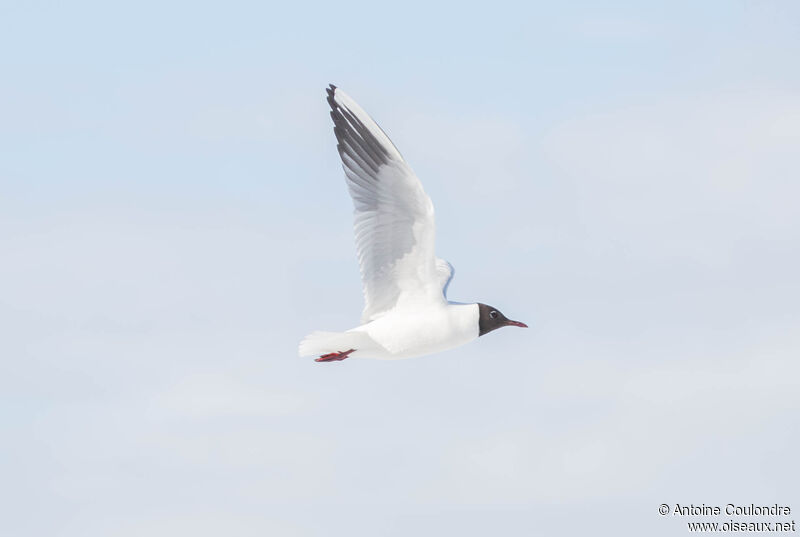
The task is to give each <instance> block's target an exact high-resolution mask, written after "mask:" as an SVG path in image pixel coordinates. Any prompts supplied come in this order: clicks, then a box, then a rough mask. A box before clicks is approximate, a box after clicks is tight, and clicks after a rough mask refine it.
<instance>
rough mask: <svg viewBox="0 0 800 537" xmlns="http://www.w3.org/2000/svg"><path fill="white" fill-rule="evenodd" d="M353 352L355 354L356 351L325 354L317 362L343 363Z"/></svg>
mask: <svg viewBox="0 0 800 537" xmlns="http://www.w3.org/2000/svg"><path fill="white" fill-rule="evenodd" d="M351 352H355V349H350V350H349V351H344V352H331V353H329V354H323V355H322V356H320V357H319V358H317V359H316V360H314V361H315V362H341V361H342V360H344V359H345V358H347V357H348V356H349V355H350V353H351Z"/></svg>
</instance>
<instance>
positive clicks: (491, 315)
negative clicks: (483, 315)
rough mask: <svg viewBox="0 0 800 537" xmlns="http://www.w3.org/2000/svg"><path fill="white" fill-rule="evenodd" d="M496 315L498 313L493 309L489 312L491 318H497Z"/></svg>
mask: <svg viewBox="0 0 800 537" xmlns="http://www.w3.org/2000/svg"><path fill="white" fill-rule="evenodd" d="M497 315H498V313H497V312H496V311H495V310H492V311H490V312H489V317H491V318H492V319H497Z"/></svg>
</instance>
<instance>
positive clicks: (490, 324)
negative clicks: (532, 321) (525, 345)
mask: <svg viewBox="0 0 800 537" xmlns="http://www.w3.org/2000/svg"><path fill="white" fill-rule="evenodd" d="M478 313H479V315H478V328H479V333H478V335H479V336H482V335H484V334H488V333H489V332H491V331H492V330H496V329H498V328H502V327H504V326H519V327H520V328H528V325H527V324H525V323H521V322H519V321H512V320H511V319H509V318H508V317H506V316H505V315H503V314H502V313H500V310H498V309H497V308H494V307H492V306H487V305H486V304H480V303H479V304H478Z"/></svg>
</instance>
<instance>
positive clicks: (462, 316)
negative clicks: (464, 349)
mask: <svg viewBox="0 0 800 537" xmlns="http://www.w3.org/2000/svg"><path fill="white" fill-rule="evenodd" d="M477 337H478V305H477V304H451V303H445V304H442V305H440V306H435V307H425V308H416V309H406V310H402V309H401V310H395V311H392V312H389V313H387V314H386V315H384V316H383V317H381V318H379V319H377V320H375V321H371V322H369V323H367V324H363V325H361V326H359V327H356V328H353V329H351V330H348V331H347V332H314V333H312V334H310V335H309V336H308V337H306V339H304V340H303V342H302V343H301V344H300V355H301V356H313V355H317V354H326V353H329V352H342V351H347V350H350V349H356V350H355V352H353V353H352V354H350V356H352V357H361V358H377V359H379V360H398V359H401V358H414V357H416V356H422V355H425V354H432V353H434V352H440V351H444V350H447V349H452V348H453V347H458V346H460V345H463V344H465V343H469V342H470V341H472V340H473V339H475V338H477Z"/></svg>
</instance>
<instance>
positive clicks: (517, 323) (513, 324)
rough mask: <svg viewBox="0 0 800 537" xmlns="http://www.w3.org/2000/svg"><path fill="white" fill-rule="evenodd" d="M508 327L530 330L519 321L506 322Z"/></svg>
mask: <svg viewBox="0 0 800 537" xmlns="http://www.w3.org/2000/svg"><path fill="white" fill-rule="evenodd" d="M506 325H508V326H519V327H520V328H528V325H527V324H525V323H521V322H519V321H506Z"/></svg>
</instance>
